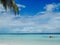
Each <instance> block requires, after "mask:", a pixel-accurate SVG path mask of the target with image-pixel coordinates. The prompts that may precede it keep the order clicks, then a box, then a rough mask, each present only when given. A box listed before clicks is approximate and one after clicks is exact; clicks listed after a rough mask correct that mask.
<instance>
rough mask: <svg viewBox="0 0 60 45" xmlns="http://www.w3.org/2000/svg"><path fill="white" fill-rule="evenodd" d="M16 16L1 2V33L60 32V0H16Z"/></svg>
mask: <svg viewBox="0 0 60 45" xmlns="http://www.w3.org/2000/svg"><path fill="white" fill-rule="evenodd" d="M14 1H15V2H16V5H17V6H18V8H19V15H18V14H17V15H16V16H15V15H14V14H12V12H11V11H10V10H9V9H8V10H7V11H5V9H4V8H3V6H2V5H1V4H0V33H60V0H14Z"/></svg>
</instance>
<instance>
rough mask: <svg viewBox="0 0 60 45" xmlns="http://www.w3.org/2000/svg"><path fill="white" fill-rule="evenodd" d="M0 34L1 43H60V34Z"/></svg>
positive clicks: (43, 44)
mask: <svg viewBox="0 0 60 45" xmlns="http://www.w3.org/2000/svg"><path fill="white" fill-rule="evenodd" d="M48 36H49V35H0V45H60V35H52V36H55V37H54V38H49V37H48Z"/></svg>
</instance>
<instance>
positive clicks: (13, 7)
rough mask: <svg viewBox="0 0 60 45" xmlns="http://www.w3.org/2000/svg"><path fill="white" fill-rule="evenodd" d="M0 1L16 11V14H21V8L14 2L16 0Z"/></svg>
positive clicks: (4, 5)
mask: <svg viewBox="0 0 60 45" xmlns="http://www.w3.org/2000/svg"><path fill="white" fill-rule="evenodd" d="M0 3H1V4H2V5H3V7H4V8H5V9H6V10H7V8H9V9H11V10H13V11H14V13H15V15H16V14H19V9H18V7H17V5H16V3H15V2H14V0H0Z"/></svg>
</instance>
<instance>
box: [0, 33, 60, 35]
mask: <svg viewBox="0 0 60 45" xmlns="http://www.w3.org/2000/svg"><path fill="white" fill-rule="evenodd" d="M0 35H60V33H0Z"/></svg>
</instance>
